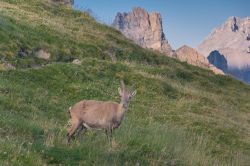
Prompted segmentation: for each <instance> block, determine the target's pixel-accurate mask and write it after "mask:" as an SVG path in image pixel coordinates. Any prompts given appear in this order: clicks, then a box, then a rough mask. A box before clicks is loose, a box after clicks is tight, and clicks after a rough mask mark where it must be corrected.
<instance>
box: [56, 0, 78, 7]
mask: <svg viewBox="0 0 250 166" xmlns="http://www.w3.org/2000/svg"><path fill="white" fill-rule="evenodd" d="M52 2H54V3H57V4H63V5H66V6H70V7H71V6H72V5H73V4H74V0H52Z"/></svg>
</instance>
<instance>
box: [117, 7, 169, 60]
mask: <svg viewBox="0 0 250 166" xmlns="http://www.w3.org/2000/svg"><path fill="white" fill-rule="evenodd" d="M113 27H115V28H116V29H117V30H119V31H121V32H122V33H123V34H124V35H125V36H126V37H128V38H130V39H132V40H133V41H134V42H135V43H137V44H138V45H140V46H142V47H144V48H152V49H154V50H157V51H160V52H161V53H164V54H166V55H168V56H172V55H173V51H172V48H171V46H170V44H169V43H168V41H167V40H166V37H165V34H164V32H163V27H162V18H161V15H160V14H159V13H156V12H153V13H151V14H149V13H148V12H147V11H145V10H144V9H142V8H139V7H136V8H134V9H133V10H132V12H129V13H117V15H116V17H115V20H114V22H113Z"/></svg>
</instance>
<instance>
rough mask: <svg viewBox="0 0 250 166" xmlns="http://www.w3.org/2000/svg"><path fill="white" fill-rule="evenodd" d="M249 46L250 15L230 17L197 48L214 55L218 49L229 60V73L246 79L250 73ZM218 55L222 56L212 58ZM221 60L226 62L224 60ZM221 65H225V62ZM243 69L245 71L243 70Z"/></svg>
mask: <svg viewBox="0 0 250 166" xmlns="http://www.w3.org/2000/svg"><path fill="white" fill-rule="evenodd" d="M249 47H250V17H246V18H239V17H230V18H228V19H227V20H226V21H225V22H224V23H223V24H222V25H221V26H220V27H218V28H216V29H215V30H214V31H213V32H212V33H211V35H209V36H208V37H207V38H206V39H205V40H204V41H203V42H202V43H201V44H200V45H199V46H198V47H197V50H198V51H199V52H200V53H202V54H203V55H205V56H210V55H213V54H214V53H215V52H213V51H218V52H219V53H220V54H221V55H223V56H224V57H225V59H226V60H227V68H228V70H227V73H229V74H231V75H233V76H235V77H236V78H238V79H245V78H246V77H245V75H250V73H247V72H250V70H246V69H248V68H249V67H248V66H250V55H249V52H250V50H249ZM211 53H212V54H211ZM218 57H220V56H218V54H217V55H216V56H214V55H213V56H211V57H210V58H218ZM214 60H215V59H214ZM217 60H218V59H216V61H217ZM221 60H222V59H221ZM218 62H219V61H218ZM221 62H222V63H224V62H223V60H222V61H221ZM217 65H219V64H217ZM219 66H224V64H220V65H219ZM241 70H242V71H244V72H241ZM235 71H237V72H235ZM244 81H246V82H249V83H250V79H245V80H244Z"/></svg>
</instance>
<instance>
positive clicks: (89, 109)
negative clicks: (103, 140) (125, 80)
mask: <svg viewBox="0 0 250 166" xmlns="http://www.w3.org/2000/svg"><path fill="white" fill-rule="evenodd" d="M119 93H120V96H121V102H120V103H116V102H112V101H95V100H82V101H80V102H78V103H76V104H75V105H74V106H73V107H72V108H70V109H69V113H70V118H71V127H70V129H69V130H68V134H67V135H68V141H70V139H71V137H72V136H73V135H74V133H75V132H76V130H77V129H78V128H79V127H81V128H82V129H103V130H105V131H106V134H107V136H108V137H109V136H110V137H112V131H113V129H116V128H118V127H119V126H120V124H121V122H122V119H123V117H124V114H125V112H126V110H127V108H128V103H129V100H130V99H131V98H132V97H133V96H134V95H135V92H133V93H129V92H127V91H125V87H124V84H122V89H119Z"/></svg>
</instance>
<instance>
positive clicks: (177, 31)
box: [74, 0, 250, 49]
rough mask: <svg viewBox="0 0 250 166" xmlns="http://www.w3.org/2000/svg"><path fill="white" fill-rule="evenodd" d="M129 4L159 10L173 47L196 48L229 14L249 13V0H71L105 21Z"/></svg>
mask: <svg viewBox="0 0 250 166" xmlns="http://www.w3.org/2000/svg"><path fill="white" fill-rule="evenodd" d="M133 7H142V8H144V9H146V10H147V11H148V12H153V11H156V12H159V13H161V16H162V21H163V28H164V33H165V35H166V38H167V39H168V41H169V43H170V44H171V46H172V47H173V49H178V48H179V47H181V46H182V45H184V44H185V45H189V46H191V47H194V48H196V47H197V45H198V44H199V43H201V42H202V41H203V40H204V39H205V37H207V36H208V35H209V34H210V33H211V32H212V30H213V29H214V28H216V27H218V26H220V25H221V24H222V23H223V22H225V21H226V20H227V18H229V17H230V16H238V17H241V18H243V17H247V16H250V0H126V1H125V0H75V4H74V8H76V9H78V10H91V11H92V14H93V16H94V17H95V18H96V19H97V20H98V21H99V22H102V23H106V24H108V25H110V24H111V23H112V22H113V20H114V18H115V16H116V13H117V12H129V11H131V10H132V8H133Z"/></svg>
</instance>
